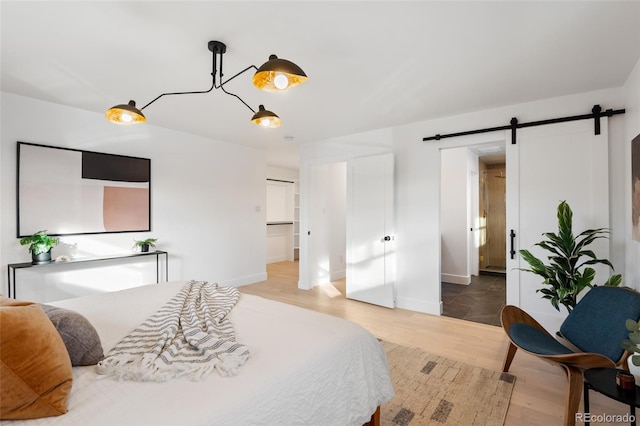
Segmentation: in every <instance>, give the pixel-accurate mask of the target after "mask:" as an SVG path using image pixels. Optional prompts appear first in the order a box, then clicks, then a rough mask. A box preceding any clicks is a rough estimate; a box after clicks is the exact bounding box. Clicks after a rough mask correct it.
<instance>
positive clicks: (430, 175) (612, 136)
mask: <svg viewBox="0 0 640 426" xmlns="http://www.w3.org/2000/svg"><path fill="white" fill-rule="evenodd" d="M637 68H638V67H636V71H634V73H635V74H634V75H637V74H638V73H640V72H639V71H638V70H637ZM637 79H638V77H635V78H634V79H633V80H632V81H631V82H630V83H629V85H630V86H633V88H637V86H638V82H637ZM634 90H636V89H634ZM625 98H626V99H625ZM635 99H636V100H635V104H634V103H633V102H634V101H633V100H630V99H629V96H626V97H625V90H623V88H612V89H607V90H600V91H595V92H589V93H582V94H576V95H571V96H564V97H558V98H552V99H545V100H540V101H536V102H530V103H524V104H518V105H510V106H505V107H501V108H494V109H487V110H484V111H478V112H473V113H468V114H463V115H458V116H452V117H446V118H441V119H436V120H430V121H424V122H419V123H412V124H408V125H406V126H401V127H396V128H393V129H381V130H379V131H377V132H369V133H367V134H358V135H351V136H349V137H344V138H340V139H332V140H331V141H318V142H313V143H309V144H303V145H302V146H301V149H300V158H301V179H302V182H304V180H305V173H308V170H309V166H310V165H311V164H313V163H314V162H318V161H319V162H322V161H330V159H331V158H334V159H335V158H336V157H339V158H342V159H344V157H349V156H350V158H352V157H356V156H362V155H370V154H372V153H374V152H371V151H379V152H393V153H394V157H395V171H396V188H395V194H396V202H395V209H396V215H395V216H396V248H397V252H396V253H397V281H396V283H397V286H396V305H397V306H398V307H400V308H405V309H411V310H417V311H421V312H427V313H433V314H439V313H440V272H441V271H440V258H441V253H440V202H439V200H440V190H441V188H440V174H441V171H440V150H441V149H442V148H450V147H456V146H466V145H471V144H480V143H488V142H494V141H496V140H504V137H505V135H504V132H494V133H486V134H480V135H471V136H465V137H459V138H452V139H444V140H441V141H433V142H423V141H422V138H423V137H426V136H433V135H435V134H438V133H440V134H445V133H453V132H459V131H463V130H472V129H478V128H485V127H492V126H501V125H508V124H509V120H510V119H511V117H517V118H518V120H519V121H520V122H529V121H536V120H543V119H548V118H555V117H563V116H571V115H578V114H585V113H590V111H591V108H592V107H593V105H595V104H600V105H601V106H602V107H603V109H608V108H613V109H618V108H622V107H625V100H626V101H627V102H629V103H630V105H627V107H629V106H633V105H635V111H636V112H635V114H637V108H638V97H635ZM633 114H634V112H633V111H629V110H628V112H627V114H625V115H618V116H615V117H613V118H611V119H610V120H609V143H610V156H609V159H610V161H611V164H614V165H617V166H615V167H611V169H612V170H616V169H617V170H619V169H621V168H624V169H628V168H630V164H629V161H628V158H629V154H628V150H627V151H626V154H625V153H624V150H623V149H620V147H621V146H623V147H625V146H627V145H628V144H629V138H628V137H627V136H626V134H625V122H626V121H628V120H637V119H636V118H629V115H633ZM635 130H636V131H638V130H640V123H639V124H637V125H636V127H635ZM629 132H632V131H631V130H628V129H627V131H626V133H629ZM636 134H637V133H636ZM389 137H390V139H389ZM368 140H369V141H372V143H371V144H369V145H368V147H367V146H364V145H366V144H367V141H368ZM389 141H391V143H392V146H391V147H389V146H388V142H389ZM387 150H388V151H387ZM375 153H378V152H375ZM625 155H626V157H625ZM621 165H622V166H621ZM612 182H616V180H615V179H614V178H613V177H612ZM611 185H612V187H611V188H610V217H611V226H612V228H613V231H614V232H613V235H612V237H611V240H610V244H611V247H625V245H626V244H627V243H628V241H627V240H628V239H629V238H630V237H629V236H628V235H630V220H628V221H626V222H625V218H628V215H629V214H628V213H626V209H625V207H626V206H628V205H629V204H628V203H630V201H628V199H629V198H630V195H629V194H630V189H629V185H628V184H627V185H624V186H614V185H613V184H611ZM304 191H305V188H304V187H303V194H304V193H305V192H304ZM308 214H309V213H308V211H307V210H305V209H303V210H302V211H301V215H302V216H301V220H302V222H303V223H304V224H305V226H308V225H307V223H306V221H307V220H308ZM623 224H624V225H623ZM621 227H623V229H625V230H626V232H625V233H620V232H619V229H620V228H621ZM622 251H623V250H622ZM611 253H617V255H616V256H613V255H612V256H611V261H612V262H613V264H614V266H615V268H616V270H617V271H625V270H626V271H627V273H628V271H629V269H630V268H637V265H638V262H635V263H633V264H629V265H627V264H626V261H625V256H624V254H623V253H621V250H618V251H617V252H616V251H615V250H612V251H611ZM302 260H303V259H301V270H302V271H305V270H306V269H304V264H303V263H302ZM625 267H626V268H625ZM302 278H303V277H301V280H302ZM306 278H307V281H306V284H307V285H308V284H309V283H311V282H312V280H311V279H310V278H309V277H306ZM301 284H302V283H301ZM532 292H534V291H532ZM534 294H535V293H534ZM533 297H539V295H535V296H533Z"/></svg>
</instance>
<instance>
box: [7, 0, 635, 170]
mask: <svg viewBox="0 0 640 426" xmlns="http://www.w3.org/2000/svg"><path fill="white" fill-rule="evenodd" d="M0 15H1V26H0V35H1V40H2V41H1V43H2V44H1V47H2V49H1V71H2V73H1V76H0V89H1V90H2V91H4V92H11V93H16V94H19V95H23V96H28V97H32V98H37V99H42V100H45V101H50V102H55V103H59V104H63V105H69V106H73V107H77V108H82V109H86V110H91V111H96V112H101V113H103V112H104V111H105V110H106V109H108V108H109V107H111V106H112V105H114V104H118V103H126V102H127V101H128V100H129V99H134V100H136V101H137V103H138V106H142V105H144V104H146V103H147V102H149V101H150V100H152V99H153V98H155V97H156V96H157V95H159V94H161V93H163V92H173V91H192V90H193V91H195V90H206V89H208V88H209V87H210V85H211V76H210V73H211V52H209V50H208V49H207V43H208V41H209V40H219V41H222V42H224V43H226V45H227V53H226V54H225V57H224V71H225V75H226V77H229V76H231V75H233V74H235V73H236V72H238V71H240V70H242V69H244V68H245V67H247V66H249V65H252V64H253V65H256V66H260V65H261V64H262V63H263V62H265V61H266V60H267V58H268V56H269V54H272V53H273V54H277V55H278V56H279V57H281V58H286V59H289V60H291V61H294V62H295V63H297V64H298V65H299V66H300V67H302V69H303V70H304V71H305V72H306V73H307V75H308V76H309V80H308V82H307V83H305V84H303V85H301V86H299V87H297V88H295V89H293V90H291V91H288V92H286V93H280V94H273V93H266V92H261V91H259V90H257V89H255V87H253V85H252V84H251V76H252V73H251V72H247V73H245V74H243V75H242V76H240V77H238V78H237V79H235V80H234V81H233V82H230V83H229V84H228V85H227V86H225V87H226V88H227V89H228V90H229V91H232V92H234V93H236V94H238V95H239V96H241V97H242V98H243V99H244V100H245V101H246V102H247V103H248V104H250V105H251V106H252V107H253V108H254V109H257V107H258V105H259V104H264V105H265V106H266V108H267V109H270V110H272V111H274V112H276V113H277V114H278V115H279V116H280V117H281V118H282V120H283V125H282V126H281V127H280V128H277V129H261V128H258V127H257V126H255V125H253V124H251V123H250V122H249V118H250V117H251V115H252V114H251V112H250V111H249V110H248V109H247V108H246V107H245V106H244V105H242V103H240V102H239V101H238V100H236V99H235V98H233V97H230V96H228V95H225V94H224V93H222V92H221V91H220V90H214V91H213V92H212V93H209V94H200V95H188V96H187V95H184V96H170V97H164V98H162V99H160V100H159V101H157V102H156V103H154V104H153V105H151V106H149V107H148V108H147V109H145V111H144V112H145V115H146V116H147V120H148V121H147V122H148V123H150V124H153V125H156V126H161V127H167V128H172V129H176V130H181V131H186V132H190V133H194V134H198V135H203V136H207V137H210V138H214V139H219V140H224V141H230V142H235V143H240V144H246V145H250V146H255V147H266V148H267V150H268V157H267V158H268V163H269V164H270V165H274V166H280V167H296V165H297V147H298V145H299V144H301V143H305V142H308V141H314V140H323V139H327V138H331V137H335V136H342V135H348V134H353V133H358V132H363V131H367V130H373V129H378V128H384V127H390V126H397V125H402V124H406V123H411V122H417V121H422V120H427V119H431V118H435V117H442V116H447V115H452V114H458V113H463V112H469V111H474V110H480V109H485V108H490V107H495V106H501V105H508V104H513V103H520V102H527V101H532V100H536V99H543V98H548V97H553V96H560V95H565V94H571V93H577V92H584V91H591V90H597V89H602V88H609V87H618V86H621V85H622V84H624V82H625V80H626V78H627V77H628V75H629V73H630V72H631V70H632V68H633V66H634V65H635V63H636V62H637V61H638V58H639V57H640V2H637V1H631V2H615V1H596V2H582V1H564V2H559V1H538V2H519V1H511V2H508V1H502V2H483V1H472V2H451V1H450V2H432V1H410V2H404V1H353V2H345V1H323V2H310V1H295V2H293V1H292V2H273V1H256V2H241V1H233V2H231V1H223V2H213V1H195V2H186V1H180V2H177V1H176V2H169V1H129V2H114V1H103V2H95V1H83V2H80V1H69V2H57V1H44V2H32V1H24V0H22V1H16V2H12V1H4V0H3V1H2V2H1V3H0ZM286 137H293V140H292V141H290V140H286Z"/></svg>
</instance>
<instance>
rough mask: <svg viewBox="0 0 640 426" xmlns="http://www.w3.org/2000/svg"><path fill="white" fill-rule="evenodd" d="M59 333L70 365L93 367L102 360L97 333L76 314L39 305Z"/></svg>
mask: <svg viewBox="0 0 640 426" xmlns="http://www.w3.org/2000/svg"><path fill="white" fill-rule="evenodd" d="M40 306H42V309H43V310H44V313H45V314H47V317H49V319H50V320H51V322H52V323H53V325H54V326H55V327H56V330H58V333H60V337H62V341H63V342H64V345H65V346H66V347H67V352H69V358H71V365H73V366H77V365H94V364H97V363H98V361H100V360H102V358H104V352H103V350H102V343H101V342H100V337H99V336H98V332H97V331H96V329H95V328H94V327H93V325H91V323H90V322H89V320H88V319H86V318H85V317H84V316H82V315H81V314H79V313H78V312H75V311H71V310H69V309H63V308H58V307H57V306H50V305H42V304H41V305H40Z"/></svg>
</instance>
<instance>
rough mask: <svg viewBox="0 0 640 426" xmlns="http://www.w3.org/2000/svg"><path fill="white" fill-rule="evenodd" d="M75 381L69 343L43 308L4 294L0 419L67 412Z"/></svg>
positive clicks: (0, 307) (0, 321) (0, 308)
mask: <svg viewBox="0 0 640 426" xmlns="http://www.w3.org/2000/svg"><path fill="white" fill-rule="evenodd" d="M72 381H73V372H72V368H71V359H70V358H69V354H68V352H67V349H66V347H65V345H64V342H63V341H62V338H61V337H60V334H58V331H57V330H56V328H55V327H54V325H53V323H52V322H51V321H50V320H49V318H48V317H47V315H46V314H45V313H44V311H43V310H42V308H41V307H40V306H39V305H38V304H34V303H31V302H23V301H18V300H13V299H8V298H6V297H0V419H2V420H6V419H35V418H39V417H50V416H59V415H61V414H64V413H66V412H67V399H68V397H69V393H70V392H71V385H72Z"/></svg>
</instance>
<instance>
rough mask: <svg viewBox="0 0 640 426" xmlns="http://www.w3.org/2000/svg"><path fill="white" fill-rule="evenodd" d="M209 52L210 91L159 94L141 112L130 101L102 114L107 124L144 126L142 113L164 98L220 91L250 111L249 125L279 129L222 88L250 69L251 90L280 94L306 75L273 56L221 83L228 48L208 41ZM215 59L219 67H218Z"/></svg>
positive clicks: (273, 119)
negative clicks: (252, 86)
mask: <svg viewBox="0 0 640 426" xmlns="http://www.w3.org/2000/svg"><path fill="white" fill-rule="evenodd" d="M208 48H209V50H210V51H211V53H212V54H213V66H212V71H211V77H212V82H211V87H210V88H209V89H208V90H202V91H196V92H170V93H162V94H161V95H159V96H157V97H156V98H155V99H153V100H152V101H151V102H149V103H147V104H146V105H145V106H143V107H142V108H140V109H138V108H137V107H136V103H135V101H133V100H131V101H129V103H127V104H120V105H116V106H114V107H111V108H110V109H109V110H108V111H107V112H106V114H105V116H106V118H107V120H109V121H110V122H112V123H117V124H134V123H144V122H145V121H147V119H146V117H145V116H144V114H143V113H142V110H143V109H145V108H146V107H148V106H149V105H151V104H152V103H154V102H155V101H157V100H158V99H160V98H161V97H163V96H168V95H189V94H198V93H209V92H211V91H212V90H213V89H221V90H222V91H223V92H224V93H226V94H227V95H231V96H234V97H235V98H237V99H238V100H239V101H240V102H242V103H243V104H244V105H245V106H246V107H247V108H249V109H250V110H251V112H253V116H252V117H251V122H253V123H255V124H257V125H259V126H261V127H269V128H275V127H278V126H280V124H282V120H281V119H280V117H278V116H277V115H276V114H274V113H273V112H271V111H269V110H267V109H265V107H264V105H260V106H259V107H258V111H256V110H254V109H253V108H251V106H249V104H247V103H246V102H245V101H244V100H242V98H241V97H240V96H238V95H236V94H234V93H230V92H228V91H227V90H226V89H225V88H224V85H225V84H227V83H228V82H230V81H231V80H233V79H234V78H236V77H238V76H239V75H241V74H243V73H245V72H246V71H248V70H250V69H252V68H253V69H255V70H256V73H255V74H254V76H253V84H254V86H256V87H257V88H258V89H261V90H265V91H268V92H281V91H285V90H287V89H289V88H291V87H293V86H297V85H299V84H301V83H304V82H305V81H306V80H307V75H306V74H305V73H304V71H302V69H301V68H300V67H299V66H297V65H296V64H294V63H293V62H291V61H287V60H286V59H279V58H278V57H277V56H276V55H271V56H270V57H269V60H268V61H267V62H265V63H264V64H263V65H262V66H261V67H260V68H257V67H256V66H255V65H250V66H248V67H247V68H245V69H243V70H242V71H240V72H239V73H237V74H235V75H234V76H232V77H230V78H228V79H226V80H225V81H222V77H223V76H224V74H223V72H222V57H223V55H224V53H225V52H226V51H227V46H226V45H225V44H224V43H222V42H220V41H210V42H209V44H208ZM218 59H219V63H220V65H219V66H218ZM218 73H219V74H220V77H219V78H217V77H216V76H217V75H218Z"/></svg>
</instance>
